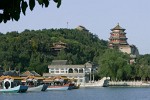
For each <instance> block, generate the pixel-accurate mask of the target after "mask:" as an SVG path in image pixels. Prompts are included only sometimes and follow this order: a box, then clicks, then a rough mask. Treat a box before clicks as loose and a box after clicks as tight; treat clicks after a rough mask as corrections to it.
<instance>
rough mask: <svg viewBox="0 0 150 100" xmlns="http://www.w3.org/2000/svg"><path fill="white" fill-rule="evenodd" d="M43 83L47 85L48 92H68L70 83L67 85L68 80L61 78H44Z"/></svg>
mask: <svg viewBox="0 0 150 100" xmlns="http://www.w3.org/2000/svg"><path fill="white" fill-rule="evenodd" d="M43 82H44V83H45V84H47V85H48V88H47V90H48V91H50V90H68V89H69V86H70V83H68V79H66V78H62V77H53V78H45V80H43Z"/></svg>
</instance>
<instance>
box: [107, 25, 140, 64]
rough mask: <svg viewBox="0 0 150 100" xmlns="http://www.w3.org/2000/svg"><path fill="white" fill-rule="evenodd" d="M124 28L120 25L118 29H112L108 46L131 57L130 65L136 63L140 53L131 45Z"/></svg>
mask: <svg viewBox="0 0 150 100" xmlns="http://www.w3.org/2000/svg"><path fill="white" fill-rule="evenodd" d="M125 30H126V29H124V28H122V27H121V26H120V25H119V23H118V24H117V26H116V27H114V28H112V29H111V31H112V32H111V33H110V38H109V43H108V46H109V48H112V49H113V48H115V49H119V50H120V51H121V52H124V53H127V54H129V55H130V58H131V59H130V63H135V59H136V58H137V56H138V55H139V51H138V49H137V47H136V46H135V45H129V44H128V42H127V39H128V38H127V37H126V33H125Z"/></svg>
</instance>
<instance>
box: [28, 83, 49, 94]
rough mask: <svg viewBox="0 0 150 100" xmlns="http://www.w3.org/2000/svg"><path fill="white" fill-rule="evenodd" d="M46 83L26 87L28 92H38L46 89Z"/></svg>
mask: <svg viewBox="0 0 150 100" xmlns="http://www.w3.org/2000/svg"><path fill="white" fill-rule="evenodd" d="M47 87H48V85H45V84H42V85H39V86H36V87H30V88H29V89H28V92H40V91H46V89H47Z"/></svg>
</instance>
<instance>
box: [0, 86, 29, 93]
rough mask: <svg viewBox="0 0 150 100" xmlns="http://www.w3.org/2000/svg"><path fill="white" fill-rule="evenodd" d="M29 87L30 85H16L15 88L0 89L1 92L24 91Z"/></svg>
mask: <svg viewBox="0 0 150 100" xmlns="http://www.w3.org/2000/svg"><path fill="white" fill-rule="evenodd" d="M27 89H28V86H22V85H19V86H16V87H14V88H8V89H6V88H4V89H0V92H1V93H24V92H26V91H27Z"/></svg>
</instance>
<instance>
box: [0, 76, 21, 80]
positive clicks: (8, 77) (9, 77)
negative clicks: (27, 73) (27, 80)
mask: <svg viewBox="0 0 150 100" xmlns="http://www.w3.org/2000/svg"><path fill="white" fill-rule="evenodd" d="M4 79H13V80H22V79H23V78H21V77H19V76H1V77H0V80H4Z"/></svg>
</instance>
